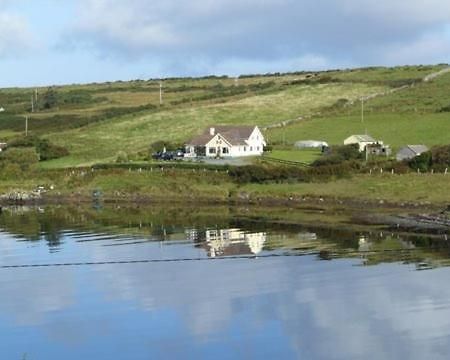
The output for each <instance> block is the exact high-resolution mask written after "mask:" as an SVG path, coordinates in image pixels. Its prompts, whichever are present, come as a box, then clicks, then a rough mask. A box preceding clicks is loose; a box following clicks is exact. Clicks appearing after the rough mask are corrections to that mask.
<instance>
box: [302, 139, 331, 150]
mask: <svg viewBox="0 0 450 360" xmlns="http://www.w3.org/2000/svg"><path fill="white" fill-rule="evenodd" d="M294 146H295V147H296V148H298V149H317V148H318V149H320V148H322V149H323V148H327V147H329V145H328V143H327V142H325V141H322V140H300V141H297V142H296V143H295V144H294Z"/></svg>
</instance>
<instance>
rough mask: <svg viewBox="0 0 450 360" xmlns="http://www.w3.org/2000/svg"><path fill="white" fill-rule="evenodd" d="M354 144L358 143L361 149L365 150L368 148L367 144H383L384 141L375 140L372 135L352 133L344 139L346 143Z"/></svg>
mask: <svg viewBox="0 0 450 360" xmlns="http://www.w3.org/2000/svg"><path fill="white" fill-rule="evenodd" d="M353 144H358V147H359V151H360V152H363V151H365V150H366V146H367V145H383V142H382V141H377V140H375V139H374V138H373V137H372V136H370V135H352V136H349V137H348V138H347V139H345V140H344V145H353Z"/></svg>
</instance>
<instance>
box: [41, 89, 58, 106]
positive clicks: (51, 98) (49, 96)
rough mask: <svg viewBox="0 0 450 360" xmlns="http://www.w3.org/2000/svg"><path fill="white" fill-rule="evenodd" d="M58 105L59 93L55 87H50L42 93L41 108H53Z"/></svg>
mask: <svg viewBox="0 0 450 360" xmlns="http://www.w3.org/2000/svg"><path fill="white" fill-rule="evenodd" d="M57 105H58V93H57V92H56V90H55V88H53V87H49V88H47V91H46V92H45V93H44V94H43V95H42V98H41V101H40V108H42V109H47V110H48V109H52V108H54V107H55V106H57Z"/></svg>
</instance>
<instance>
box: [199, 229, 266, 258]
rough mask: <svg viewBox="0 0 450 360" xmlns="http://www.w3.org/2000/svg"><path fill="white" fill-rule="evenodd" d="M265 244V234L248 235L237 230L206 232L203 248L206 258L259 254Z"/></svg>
mask: <svg viewBox="0 0 450 360" xmlns="http://www.w3.org/2000/svg"><path fill="white" fill-rule="evenodd" d="M265 242H266V233H264V232H260V233H248V232H245V231H242V230H239V229H221V230H207V231H206V243H205V247H206V249H207V251H208V256H210V257H216V256H231V255H250V254H255V255H256V254H259V253H260V252H261V251H262V250H263V247H264V243H265Z"/></svg>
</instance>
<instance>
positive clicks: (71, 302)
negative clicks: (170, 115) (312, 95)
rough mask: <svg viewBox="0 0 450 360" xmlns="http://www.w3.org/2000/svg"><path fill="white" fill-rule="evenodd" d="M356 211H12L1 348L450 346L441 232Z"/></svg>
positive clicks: (189, 355) (411, 351)
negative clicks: (414, 229) (385, 222)
mask: <svg viewBox="0 0 450 360" xmlns="http://www.w3.org/2000/svg"><path fill="white" fill-rule="evenodd" d="M269 215H270V216H269ZM348 219H349V218H348V217H346V216H344V215H343V214H342V213H334V212H332V213H329V212H326V211H325V212H324V211H323V210H321V211H318V210H287V209H285V210H282V211H279V212H277V211H276V210H275V209H272V210H269V209H252V208H239V209H234V208H223V207H209V208H195V207H170V208H164V207H158V206H154V207H144V208H137V207H120V206H112V205H111V206H108V207H102V206H100V205H98V204H96V205H95V206H93V207H77V206H72V207H44V208H26V207H17V208H5V209H3V211H2V213H1V215H0V337H1V339H2V346H1V348H0V355H1V356H0V358H1V359H18V360H20V359H27V360H35V359H45V360H48V359H65V360H68V359H97V360H100V359H155V358H164V359H179V358H186V359H198V358H215V359H240V358H243V359H247V358H273V359H299V358H301V359H346V360H347V359H399V358H405V359H421V360H423V359H447V358H448V353H449V352H450V287H449V286H448V280H449V279H450V268H449V267H447V266H448V264H449V258H450V256H449V254H450V252H449V247H448V242H447V237H446V234H433V235H427V234H401V233H395V232H392V231H390V230H388V229H386V228H382V227H379V226H378V227H364V226H360V225H356V224H355V225H354V226H353V224H351V223H350V222H349V221H348ZM283 220H285V221H283Z"/></svg>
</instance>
